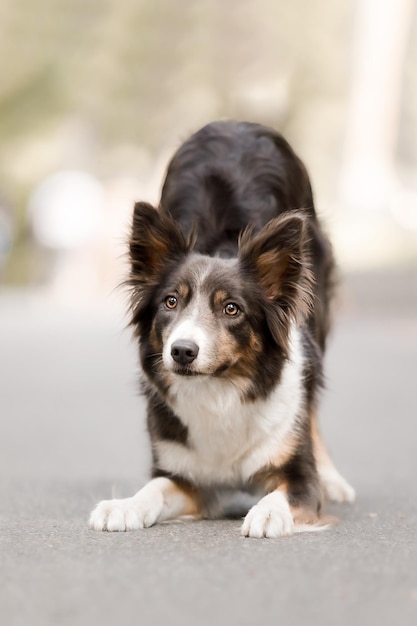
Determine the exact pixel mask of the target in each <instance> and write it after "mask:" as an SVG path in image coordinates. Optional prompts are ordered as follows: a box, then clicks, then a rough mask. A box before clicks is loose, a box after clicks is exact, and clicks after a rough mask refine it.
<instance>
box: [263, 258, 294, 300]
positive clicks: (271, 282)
mask: <svg viewBox="0 0 417 626" xmlns="http://www.w3.org/2000/svg"><path fill="white" fill-rule="evenodd" d="M280 257H282V255H281V254H280V253H279V252H278V251H277V250H270V251H269V252H264V253H263V254H261V255H260V257H259V258H258V260H257V262H256V267H257V270H258V274H259V278H260V281H261V283H262V285H263V286H264V287H265V288H266V290H267V293H268V296H269V298H271V299H273V300H275V299H277V298H279V296H280V295H281V285H280V282H281V278H282V276H283V275H284V273H285V269H286V267H287V265H288V264H287V263H286V262H285V260H284V259H282V258H280ZM271 268H274V271H273V272H272V271H271Z"/></svg>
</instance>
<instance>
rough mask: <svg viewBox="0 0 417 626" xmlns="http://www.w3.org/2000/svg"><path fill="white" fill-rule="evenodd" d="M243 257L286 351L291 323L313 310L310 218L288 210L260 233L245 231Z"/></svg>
mask: <svg viewBox="0 0 417 626" xmlns="http://www.w3.org/2000/svg"><path fill="white" fill-rule="evenodd" d="M239 257H240V263H241V266H242V267H243V268H244V270H245V271H247V272H250V273H251V274H252V275H254V278H255V281H256V283H257V284H258V285H259V286H260V288H261V290H262V292H263V294H264V295H265V296H266V310H267V321H268V325H269V328H270V331H271V333H272V336H273V337H274V339H275V341H276V342H277V343H278V344H279V345H281V347H282V348H283V350H284V351H285V352H286V351H287V348H288V334H289V325H290V323H291V321H296V322H299V321H301V320H302V319H303V318H304V317H305V316H306V315H307V314H308V312H309V311H310V310H311V306H312V300H313V292H312V287H313V275H312V273H311V271H310V267H309V259H308V233H307V218H305V217H304V216H303V215H302V214H301V213H299V212H294V211H291V212H290V211H288V212H286V213H283V214H282V215H280V216H279V217H277V218H275V219H273V220H271V221H270V222H268V224H267V225H266V226H264V228H262V230H260V231H259V232H258V233H257V234H256V235H252V232H251V231H250V230H248V231H245V232H244V233H243V235H242V237H241V239H240V244H239Z"/></svg>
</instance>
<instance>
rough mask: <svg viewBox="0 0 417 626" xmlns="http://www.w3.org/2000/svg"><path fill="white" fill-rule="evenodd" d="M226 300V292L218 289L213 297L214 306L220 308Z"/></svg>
mask: <svg viewBox="0 0 417 626" xmlns="http://www.w3.org/2000/svg"><path fill="white" fill-rule="evenodd" d="M226 299H227V291H225V290H224V289H218V290H217V291H216V292H215V294H214V297H213V302H214V306H221V305H222V304H223V303H224V301H225V300H226Z"/></svg>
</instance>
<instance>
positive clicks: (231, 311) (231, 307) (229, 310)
mask: <svg viewBox="0 0 417 626" xmlns="http://www.w3.org/2000/svg"><path fill="white" fill-rule="evenodd" d="M223 313H225V314H226V315H229V316H230V317H234V316H235V315H237V314H238V313H240V309H239V307H238V306H237V304H235V303H234V302H228V303H227V304H226V306H225V307H224V309H223Z"/></svg>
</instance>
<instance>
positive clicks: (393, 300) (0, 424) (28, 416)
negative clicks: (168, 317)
mask: <svg viewBox="0 0 417 626" xmlns="http://www.w3.org/2000/svg"><path fill="white" fill-rule="evenodd" d="M122 326H123V320H122V317H121V314H120V312H119V309H118V307H117V306H115V305H114V302H113V299H112V298H111V297H109V298H108V299H107V300H106V302H104V303H102V305H101V309H99V308H97V307H95V308H93V309H91V310H89V311H84V312H83V311H79V310H78V311H76V310H74V311H73V312H70V311H69V310H66V309H63V308H62V307H61V308H58V307H55V306H54V307H53V306H51V305H48V304H47V303H45V302H43V301H42V300H37V299H36V298H35V299H34V298H33V294H32V295H28V294H25V293H10V292H3V294H2V295H1V296H0V402H1V404H0V410H1V414H0V525H1V534H0V619H1V623H2V624H7V625H8V626H9V625H19V626H20V625H31V626H38V625H39V626H49V625H65V626H66V625H78V624H80V625H83V624H90V625H95V624H99V625H101V626H103V625H106V624H118V625H125V624H126V625H129V624H138V625H141V626H147V625H148V624H149V625H154V626H159V625H162V624H164V625H166V624H172V625H174V626H175V625H177V624H178V625H180V624H181V625H188V624H190V625H191V624H193V625H194V624H196V625H199V624H201V625H206V624H207V625H209V624H210V625H212V624H220V625H223V624H225V625H226V624H227V625H228V626H234V625H235V624H236V625H240V626H246V625H248V626H249V625H252V624H265V623H270V622H272V623H277V624H278V623H281V624H285V625H289V626H291V625H304V624H313V625H315V624H317V625H327V624H329V625H330V624H331V625H332V626H333V625H336V626H338V625H343V626H344V625H348V624H349V625H350V624H352V623H355V624H361V625H362V624H364V625H365V624H366V625H368V624H370V625H373V624H378V625H380V626H384V625H385V624H386V625H387V626H388V625H389V626H392V625H393V624H395V625H396V626H398V625H406V624H407V625H408V624H410V625H411V624H416V623H417V489H416V476H417V271H416V270H415V269H414V270H409V271H406V272H395V271H391V272H381V273H375V274H372V275H371V274H370V275H363V276H358V277H350V278H349V279H348V281H347V287H346V289H345V295H344V298H343V302H342V304H341V310H340V312H339V313H338V315H337V322H336V324H335V329H334V333H333V337H332V341H331V345H330V350H329V353H328V358H327V375H328V384H327V386H328V389H327V391H326V393H325V394H324V397H323V403H322V424H323V429H324V433H325V438H326V440H327V441H328V443H329V446H330V448H331V451H332V454H333V457H334V459H335V461H336V464H337V466H338V468H339V470H340V471H341V472H342V473H343V474H344V475H345V477H346V478H347V479H348V480H349V481H350V482H351V483H352V484H353V485H354V486H355V488H356V490H357V494H358V498H357V502H356V503H355V504H354V505H332V506H329V507H328V511H329V512H331V513H332V514H335V515H337V516H338V517H339V519H340V524H339V525H338V526H336V527H335V528H334V529H332V530H329V531H326V532H323V533H318V534H306V535H296V536H294V537H290V538H285V539H278V540H255V539H243V538H241V537H240V536H239V526H240V523H239V522H234V521H216V522H209V521H206V522H190V521H182V522H172V523H165V524H161V525H159V526H156V527H154V528H151V529H148V530H146V531H141V532H135V533H118V534H117V533H113V534H106V533H97V532H94V531H89V530H88V528H87V519H88V515H89V512H90V510H91V508H92V507H93V506H94V504H95V503H96V502H97V501H98V500H100V499H103V498H108V497H111V496H127V495H131V494H132V493H133V492H134V491H136V489H137V488H139V487H140V486H141V485H142V484H144V482H145V481H146V477H147V471H148V465H149V451H148V448H147V442H146V435H145V427H144V405H143V402H142V400H141V399H140V398H139V397H138V395H137V390H136V378H135V373H136V359H135V353H134V350H133V348H132V345H131V343H130V341H129V334H128V333H127V332H124V331H123V330H122Z"/></svg>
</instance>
